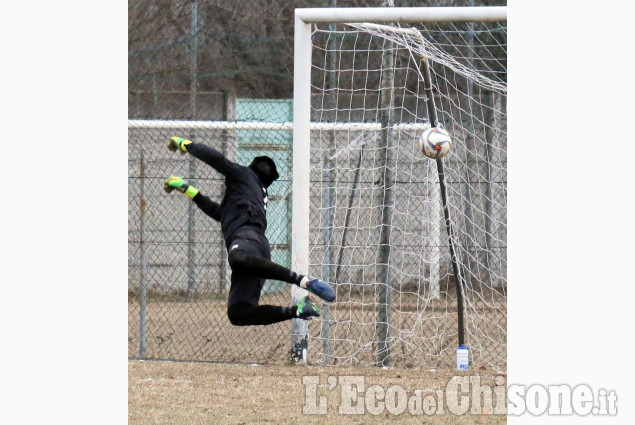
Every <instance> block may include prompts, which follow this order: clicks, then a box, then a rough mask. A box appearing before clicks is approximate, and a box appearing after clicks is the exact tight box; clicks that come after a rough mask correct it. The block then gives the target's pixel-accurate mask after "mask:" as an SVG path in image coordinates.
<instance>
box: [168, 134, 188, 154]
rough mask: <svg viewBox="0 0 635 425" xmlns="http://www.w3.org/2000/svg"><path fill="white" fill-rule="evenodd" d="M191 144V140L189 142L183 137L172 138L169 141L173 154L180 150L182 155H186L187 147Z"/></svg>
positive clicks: (169, 147)
mask: <svg viewBox="0 0 635 425" xmlns="http://www.w3.org/2000/svg"><path fill="white" fill-rule="evenodd" d="M191 144H192V141H191V140H187V139H184V138H182V137H170V140H168V149H170V150H171V151H172V152H176V151H177V150H178V151H179V152H181V154H182V155H185V152H187V146H188V145H191Z"/></svg>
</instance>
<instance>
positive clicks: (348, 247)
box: [291, 7, 507, 370]
mask: <svg viewBox="0 0 635 425" xmlns="http://www.w3.org/2000/svg"><path fill="white" fill-rule="evenodd" d="M506 14H507V11H506V7H414V8H411V7H408V8H319V9H296V11H295V33H294V55H295V56H294V122H293V186H292V190H293V195H292V196H293V203H292V224H291V225H292V266H293V268H294V270H297V271H298V272H300V273H308V274H310V275H312V276H317V277H320V278H322V279H323V280H327V281H331V279H332V276H333V275H336V276H337V278H336V279H335V280H336V281H331V283H332V284H333V285H334V286H335V288H336V292H337V299H336V301H335V302H334V303H333V304H332V305H330V306H328V307H330V308H329V315H328V317H325V318H323V319H322V320H326V321H328V323H326V324H325V323H323V322H320V320H314V321H313V322H309V323H307V322H304V321H301V320H294V323H293V324H292V329H291V343H292V348H296V349H297V347H300V346H301V347H305V348H306V341H307V337H308V336H310V337H311V338H312V339H313V340H322V344H314V345H313V346H312V350H311V360H313V361H315V360H317V359H319V360H320V361H322V362H325V363H344V364H373V365H379V366H392V365H402V366H406V367H409V366H410V365H421V364H429V365H437V366H438V365H448V364H451V362H452V360H453V358H454V357H453V353H454V352H455V350H456V347H457V346H458V343H459V342H461V343H463V342H465V343H466V344H467V345H468V347H469V348H470V349H471V353H472V359H473V362H474V364H483V365H488V366H490V367H493V368H495V369H499V370H502V369H505V367H506V365H505V359H506V355H505V352H506V285H507V284H506V112H505V108H506V83H505V74H506V19H507V16H506ZM333 24H337V25H333ZM475 24H476V27H475ZM334 40H335V42H334ZM333 49H336V51H335V52H333ZM333 53H334V54H333ZM388 55H395V60H394V61H392V62H391V60H387V59H386V58H387V57H388ZM333 57H335V58H336V59H335V63H333V59H329V58H333ZM420 57H425V60H426V61H427V62H428V66H429V67H431V68H432V69H431V70H428V71H431V80H430V81H425V78H424V75H423V71H424V70H423V67H422V66H421V62H420V61H419V59H420ZM391 75H392V77H391ZM393 78H394V81H392V80H391V79H393ZM327 80H330V81H337V84H338V85H337V86H336V87H330V86H329V85H328V84H327V83H326V81H327ZM427 84H428V85H430V86H431V87H430V88H429V90H426V87H425V86H426V85H427ZM387 96H390V97H391V99H393V98H394V103H393V101H388V99H387ZM435 99H437V105H436V106H435V107H434V108H435V109H434V110H430V109H429V107H430V105H431V102H430V101H432V100H435ZM432 103H433V102H432ZM333 105H335V106H333ZM437 120H438V121H439V122H440V123H441V125H443V126H444V127H446V129H448V130H449V131H450V134H451V135H452V137H453V146H452V152H451V154H450V155H449V157H446V158H445V159H444V160H443V162H442V161H441V160H437V161H436V163H435V161H434V160H429V159H426V158H424V157H423V156H422V155H421V154H420V153H418V152H417V151H418V144H417V141H418V138H417V136H418V135H420V134H421V132H422V131H423V129H424V128H427V126H429V125H431V123H432V124H436V121H437ZM327 139H328V140H329V142H327V141H326V140H327ZM336 157H337V158H336ZM325 158H331V159H333V158H336V159H333V160H332V161H330V162H328V167H326V165H327V161H326V160H325ZM356 164H358V165H356ZM443 165H445V166H446V168H445V170H444V168H443ZM437 166H438V168H437ZM327 168H328V172H327V171H325V169H327ZM360 170H361V172H360ZM444 180H445V181H446V184H447V186H448V188H447V189H446V188H445V187H444V183H443V181H444ZM446 191H447V193H446ZM331 194H334V196H331ZM332 197H333V198H335V199H331V198H332ZM315 210H317V211H315ZM325 210H328V213H325ZM316 223H319V224H316ZM446 229H447V232H446ZM441 231H443V232H444V233H445V237H443V235H442V234H441V233H440V232H441ZM351 234H352V236H351ZM334 252H335V254H336V255H334V254H333V253H334ZM324 262H333V264H330V265H331V266H332V267H330V268H329V267H324ZM332 269H337V273H330V272H328V270H332ZM324 270H327V271H326V272H325V271H324ZM340 270H342V272H341V273H340ZM324 273H328V274H329V276H322V274H324ZM450 282H452V283H450ZM452 286H455V288H456V289H452ZM391 294H392V295H391ZM304 295H306V291H303V290H301V289H293V290H292V301H293V302H297V300H298V299H299V298H300V297H302V296H304ZM463 322H465V330H463V329H462V328H463V326H464V324H463ZM457 323H458V328H459V329H458V330H457ZM320 346H322V347H323V349H322V353H320V350H319V347H320ZM313 347H315V348H313ZM391 352H398V356H393V355H391ZM305 353H306V351H305ZM320 354H321V355H320ZM296 359H297V358H296ZM302 360H306V357H304V358H303V359H302Z"/></svg>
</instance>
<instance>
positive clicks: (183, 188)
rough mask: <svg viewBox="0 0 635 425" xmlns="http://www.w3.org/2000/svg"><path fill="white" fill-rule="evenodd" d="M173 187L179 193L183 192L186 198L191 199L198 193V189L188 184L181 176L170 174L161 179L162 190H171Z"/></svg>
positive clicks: (168, 191)
mask: <svg viewBox="0 0 635 425" xmlns="http://www.w3.org/2000/svg"><path fill="white" fill-rule="evenodd" d="M174 189H176V190H178V191H179V192H181V193H185V194H186V195H187V197H188V198H190V199H193V198H194V197H195V196H196V194H197V193H198V189H197V188H195V187H194V186H189V185H188V184H187V183H185V181H183V179H182V178H180V177H176V176H170V177H168V178H167V179H165V180H164V181H163V190H165V191H166V192H167V193H170V192H172V191H173V190H174Z"/></svg>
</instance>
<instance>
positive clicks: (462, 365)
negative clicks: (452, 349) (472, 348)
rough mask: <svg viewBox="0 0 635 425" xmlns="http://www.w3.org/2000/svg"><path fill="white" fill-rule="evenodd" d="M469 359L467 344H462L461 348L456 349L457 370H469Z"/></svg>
mask: <svg viewBox="0 0 635 425" xmlns="http://www.w3.org/2000/svg"><path fill="white" fill-rule="evenodd" d="M468 361H469V352H468V351H467V348H465V345H463V344H461V345H460V346H459V349H458V350H456V370H467V364H468Z"/></svg>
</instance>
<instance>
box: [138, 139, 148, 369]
mask: <svg viewBox="0 0 635 425" xmlns="http://www.w3.org/2000/svg"><path fill="white" fill-rule="evenodd" d="M139 169H140V174H139V177H140V179H139V182H140V183H139V185H140V189H139V192H140V193H139V208H140V211H141V214H140V218H139V263H140V266H141V272H140V276H139V289H140V291H139V357H140V358H142V359H143V358H145V356H146V342H147V341H146V327H147V322H146V303H147V300H148V289H147V285H146V273H147V269H146V245H145V241H144V235H143V231H144V221H145V215H146V200H145V199H144V194H143V189H144V188H143V185H144V180H145V169H146V164H145V162H144V151H143V149H141V157H140V160H139Z"/></svg>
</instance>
